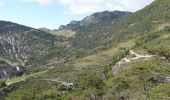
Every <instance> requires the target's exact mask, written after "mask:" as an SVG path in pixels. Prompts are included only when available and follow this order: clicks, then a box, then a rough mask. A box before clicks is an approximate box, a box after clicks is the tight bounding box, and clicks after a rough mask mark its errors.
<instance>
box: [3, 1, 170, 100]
mask: <svg viewBox="0 0 170 100" xmlns="http://www.w3.org/2000/svg"><path fill="white" fill-rule="evenodd" d="M169 4H170V1H169V0H156V1H154V2H153V3H151V4H150V5H149V6H147V7H145V8H143V9H141V10H139V11H137V12H135V13H134V14H130V15H128V16H124V17H120V18H116V19H113V20H111V21H106V22H101V23H100V22H99V23H97V24H94V25H93V26H91V27H83V28H79V30H77V31H75V32H76V33H74V34H72V35H71V36H68V37H67V36H63V35H60V38H62V41H63V42H66V41H67V43H68V44H69V46H68V48H67V49H64V50H63V51H67V52H64V54H63V51H62V52H60V54H61V55H62V56H64V57H68V58H70V59H71V60H68V61H67V62H64V63H61V64H55V63H54V62H55V59H54V62H53V61H52V63H51V64H50V65H49V66H50V67H48V69H45V71H42V72H41V71H40V72H36V73H33V74H28V75H27V74H25V75H23V76H22V77H17V78H13V79H11V80H1V82H0V84H1V86H0V88H1V89H0V96H1V98H2V99H7V100H11V99H13V98H15V99H17V100H22V99H24V100H47V99H50V100H168V99H169V98H170V89H169V88H170V85H169V83H170V69H169V67H170V63H169V60H170V13H169V12H170V6H169ZM71 32H72V31H71ZM44 34H48V33H44ZM61 34H62V33H61ZM50 36H51V35H50ZM52 36H53V35H52ZM56 36H57V35H56ZM58 36H59V35H58ZM58 36H57V37H58ZM47 40H48V39H47ZM67 43H66V44H67ZM53 50H56V49H55V48H54V49H53ZM2 54H3V53H2ZM52 54H53V53H52ZM54 54H55V53H54ZM54 56H56V55H54ZM46 59H49V58H48V57H46ZM3 63H4V62H3ZM48 63H49V62H48ZM6 65H7V64H6V63H4V66H6ZM42 70H43V69H42ZM8 84H10V85H9V86H7V85H8Z"/></svg>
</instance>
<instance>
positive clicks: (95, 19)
mask: <svg viewBox="0 0 170 100" xmlns="http://www.w3.org/2000/svg"><path fill="white" fill-rule="evenodd" d="M129 14H131V12H125V11H124V12H123V11H122V12H121V11H112V12H109V11H104V12H98V13H94V14H92V15H90V16H87V17H85V18H84V19H83V20H81V21H75V20H73V21H71V22H70V23H69V24H67V25H66V26H64V25H61V26H60V27H59V29H58V30H59V31H63V30H79V29H80V28H83V27H90V26H92V25H94V24H97V23H101V22H105V21H111V20H113V19H116V18H119V17H123V16H127V15H129Z"/></svg>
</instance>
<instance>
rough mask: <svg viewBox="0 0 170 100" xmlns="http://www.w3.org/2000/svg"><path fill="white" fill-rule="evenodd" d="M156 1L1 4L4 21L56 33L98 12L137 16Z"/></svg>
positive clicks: (8, 0) (5, 0) (19, 0)
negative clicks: (65, 26)
mask: <svg viewBox="0 0 170 100" xmlns="http://www.w3.org/2000/svg"><path fill="white" fill-rule="evenodd" d="M153 1H154V0H0V20H6V21H12V22H16V23H19V24H23V25H27V26H31V27H34V28H40V27H46V28H50V29H56V28H58V27H59V26H60V25H65V24H67V23H69V22H70V21H71V20H81V19H82V18H84V17H85V16H88V15H90V14H92V13H94V12H100V11H105V10H109V11H113V10H120V11H132V12H135V11H137V10H139V9H141V8H143V7H145V6H146V5H148V4H150V3H151V2H153Z"/></svg>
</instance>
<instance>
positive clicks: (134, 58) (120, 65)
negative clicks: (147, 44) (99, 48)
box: [112, 50, 155, 76]
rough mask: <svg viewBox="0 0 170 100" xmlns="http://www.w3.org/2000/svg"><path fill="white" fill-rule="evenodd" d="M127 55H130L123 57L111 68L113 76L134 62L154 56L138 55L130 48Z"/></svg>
mask: <svg viewBox="0 0 170 100" xmlns="http://www.w3.org/2000/svg"><path fill="white" fill-rule="evenodd" d="M129 55H130V56H132V57H130V58H127V57H125V58H123V59H122V60H120V61H119V62H117V63H116V65H115V66H114V67H113V69H112V73H113V76H116V75H117V74H119V73H122V72H123V71H125V70H127V69H129V68H130V67H131V66H132V65H133V64H134V63H136V62H140V61H146V60H151V59H152V58H153V57H155V55H140V54H137V53H135V52H134V51H133V50H130V52H129Z"/></svg>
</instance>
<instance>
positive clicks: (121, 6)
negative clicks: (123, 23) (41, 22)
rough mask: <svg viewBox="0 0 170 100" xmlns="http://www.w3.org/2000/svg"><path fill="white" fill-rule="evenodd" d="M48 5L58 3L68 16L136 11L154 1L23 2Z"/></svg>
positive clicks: (46, 0) (80, 0) (56, 0)
mask: <svg viewBox="0 0 170 100" xmlns="http://www.w3.org/2000/svg"><path fill="white" fill-rule="evenodd" d="M22 1H26V2H36V3H39V4H43V5H47V4H52V3H58V4H60V5H62V6H63V8H64V12H65V13H67V14H86V13H92V12H98V11H103V10H112V11H113V10H120V11H123V10H124V11H129V10H130V11H136V10H139V9H141V8H143V7H144V6H146V5H147V4H149V3H151V2H153V1H154V0H22Z"/></svg>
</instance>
